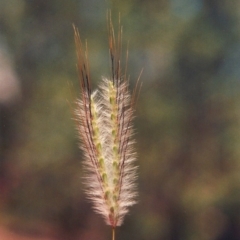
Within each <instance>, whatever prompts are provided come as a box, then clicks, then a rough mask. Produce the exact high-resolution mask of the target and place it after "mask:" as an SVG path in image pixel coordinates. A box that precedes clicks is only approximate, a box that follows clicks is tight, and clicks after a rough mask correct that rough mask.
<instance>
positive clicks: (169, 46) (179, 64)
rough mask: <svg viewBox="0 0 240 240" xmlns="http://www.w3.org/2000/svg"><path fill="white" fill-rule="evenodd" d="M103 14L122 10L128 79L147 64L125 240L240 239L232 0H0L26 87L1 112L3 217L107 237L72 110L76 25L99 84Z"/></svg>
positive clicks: (239, 122)
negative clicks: (134, 201)
mask: <svg viewBox="0 0 240 240" xmlns="http://www.w3.org/2000/svg"><path fill="white" fill-rule="evenodd" d="M107 9H111V10H112V17H113V21H114V23H115V25H116V26H117V22H118V15H119V12H120V14H121V22H122V25H123V31H124V34H123V44H124V45H127V42H128V41H129V53H130V55H129V66H128V70H129V74H130V79H131V86H133V85H134V84H135V83H136V79H137V78H138V75H139V73H140V71H141V69H142V68H144V71H143V74H142V76H141V81H142V82H143V87H142V89H141V93H140V97H139V101H138V106H137V109H136V115H137V118H136V119H135V128H136V139H137V144H136V148H137V151H138V165H139V203H138V205H137V206H135V207H134V208H133V209H132V210H131V211H130V215H129V216H128V217H127V218H126V221H125V224H124V225H123V226H122V227H121V229H120V230H119V231H118V232H117V234H118V239H125V240H128V239H129V240H130V239H139V240H144V239H148V240H157V239H164V240H181V239H185V240H225V239H228V240H234V239H239V238H240V234H239V230H238V229H239V226H240V217H239V216H240V215H239V212H240V193H239V192H240V191H239V189H240V160H239V159H240V151H239V149H240V148H239V146H240V109H239V102H240V97H239V93H240V86H239V81H240V71H239V65H240V44H239V43H240V14H239V13H240V4H239V1H237V0H234V1H227V0H191V1H190V0H178V1H177V0H168V1H166V0H158V1H157V0H150V1H143V0H132V1H127V0H122V1H119V0H112V1H98V0H90V1H87V0H72V1H63V0H55V1H44V0H31V1H30V0H8V1H6V0H3V1H1V2H0V29H1V32H0V42H1V40H2V41H4V42H6V43H7V45H8V50H9V55H10V56H11V58H12V60H13V62H14V67H15V70H16V72H17V76H18V78H19V80H20V82H21V87H22V88H21V90H22V98H21V100H20V101H17V102H15V103H14V104H11V105H9V106H2V105H1V111H0V118H1V132H0V133H1V139H2V140H1V144H2V146H1V158H2V161H1V167H2V170H1V176H2V177H1V179H2V180H1V181H2V184H1V186H2V196H3V197H2V212H4V213H5V215H7V216H14V217H18V218H19V219H20V222H21V224H23V222H26V225H27V224H28V223H29V222H31V221H33V220H35V221H38V220H41V221H43V222H48V223H51V224H54V225H57V226H58V227H59V228H61V229H62V231H65V232H67V233H69V234H71V233H75V232H78V233H79V234H80V236H81V239H106V238H107V237H109V233H108V228H107V227H104V223H103V222H102V219H100V217H99V216H96V215H95V214H94V213H93V212H92V210H91V208H90V205H89V204H88V203H87V201H86V200H85V197H84V194H83V190H82V185H81V171H82V169H81V152H80V151H79V150H78V146H77V145H78V139H77V137H76V131H75V126H74V121H73V120H72V117H73V116H72V109H71V107H72V103H73V102H74V101H75V97H76V96H78V94H79V85H78V79H77V73H76V67H75V65H76V56H75V46H74V41H73V29H72V24H73V23H74V24H75V25H76V26H78V27H79V30H80V34H81V37H82V39H83V40H84V39H87V41H88V48H89V60H90V69H91V77H92V79H93V86H96V84H97V82H98V81H99V79H100V78H101V77H102V76H108V75H109V71H108V70H109V60H108V42H107V27H106V26H107V24H106V13H107ZM0 71H1V69H0ZM0 87H1V86H0ZM6 189H7V190H6ZM5 215H4V216H5Z"/></svg>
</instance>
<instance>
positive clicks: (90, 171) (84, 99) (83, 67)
mask: <svg viewBox="0 0 240 240" xmlns="http://www.w3.org/2000/svg"><path fill="white" fill-rule="evenodd" d="M109 19H110V20H109V21H108V23H109V25H108V28H109V50H110V61H111V70H112V74H111V77H110V78H103V79H102V82H101V84H100V86H99V89H98V90H96V91H94V92H92V90H91V82H90V73H89V67H88V61H87V52H86V51H84V50H83V47H82V43H81V40H80V36H79V32H78V30H77V29H76V28H75V27H74V31H75V42H76V48H77V56H78V70H79V77H80V83H81V97H80V99H79V100H78V101H77V107H76V110H75V115H76V123H77V129H78V133H79V137H80V140H81V141H80V148H81V149H82V150H83V154H84V166H85V169H86V175H85V185H86V193H87V196H88V198H89V199H91V200H92V201H93V206H94V209H95V210H96V211H97V212H98V213H100V214H101V215H102V216H103V217H104V219H105V221H106V223H107V224H108V225H111V226H112V227H116V226H120V225H121V224H122V222H123V218H124V216H125V214H126V213H127V212H128V208H129V206H131V205H133V204H135V198H136V189H135V178H136V167H135V166H134V165H133V163H134V161H135V159H136V154H135V151H134V147H133V145H134V141H133V129H132V120H133V105H134V98H135V97H136V91H134V92H133V97H131V95H130V92H129V90H128V80H127V78H126V71H125V73H124V74H122V72H121V37H122V29H121V28H119V31H118V36H117V41H116V40H115V36H114V30H113V25H112V22H111V18H109ZM137 87H138V86H137ZM137 87H136V88H137Z"/></svg>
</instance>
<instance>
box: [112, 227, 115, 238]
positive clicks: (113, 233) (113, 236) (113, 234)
mask: <svg viewBox="0 0 240 240" xmlns="http://www.w3.org/2000/svg"><path fill="white" fill-rule="evenodd" d="M112 240H115V227H113V228H112Z"/></svg>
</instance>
